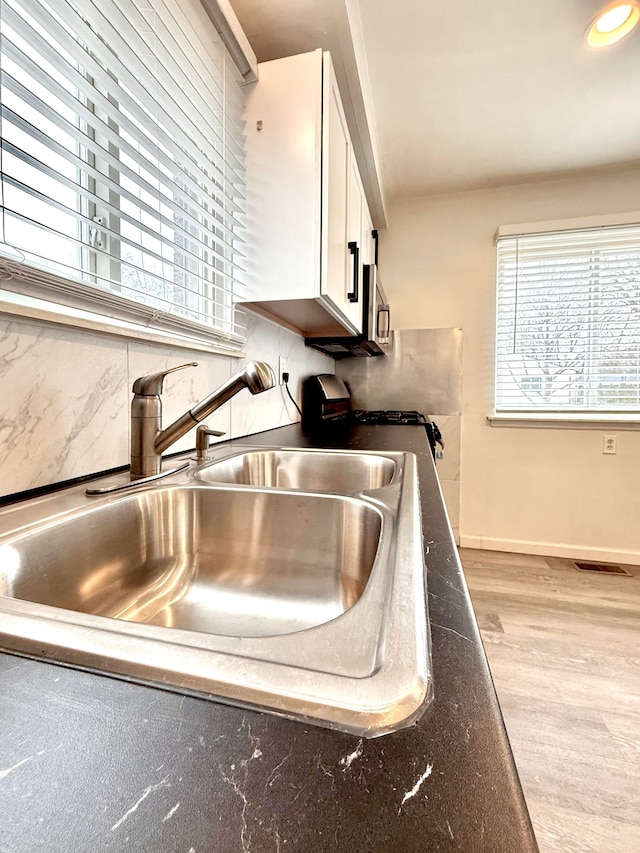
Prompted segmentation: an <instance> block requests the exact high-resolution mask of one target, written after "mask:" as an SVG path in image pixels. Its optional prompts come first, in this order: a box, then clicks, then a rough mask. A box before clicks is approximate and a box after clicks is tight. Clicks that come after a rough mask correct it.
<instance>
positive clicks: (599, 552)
mask: <svg viewBox="0 0 640 853" xmlns="http://www.w3.org/2000/svg"><path fill="white" fill-rule="evenodd" d="M460 547H461V548H478V549H480V550H485V551H510V552H511V553H513V554H535V555H536V556H540V557H567V558H568V559H570V560H592V561H595V562H598V561H601V562H605V563H622V564H623V565H624V564H627V565H630V566H640V551H622V550H609V549H608V548H585V547H583V546H581V545H563V544H561V543H558V542H525V541H522V540H519V539H496V538H493V537H490V536H470V535H469V534H461V535H460Z"/></svg>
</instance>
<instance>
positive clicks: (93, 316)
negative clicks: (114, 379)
mask: <svg viewBox="0 0 640 853" xmlns="http://www.w3.org/2000/svg"><path fill="white" fill-rule="evenodd" d="M180 8H181V10H182V11H183V12H184V14H185V16H186V17H187V19H188V20H189V21H190V23H192V24H193V26H194V27H196V28H198V31H199V32H203V31H206V28H208V31H209V32H210V33H211V37H215V39H219V38H221V39H222V42H223V44H224V45H225V49H226V54H227V58H226V59H225V60H224V62H225V65H226V64H227V63H230V62H234V63H235V69H236V72H237V75H236V72H234V76H236V79H238V82H239V83H240V84H241V85H242V83H243V81H244V82H254V81H255V80H257V61H256V57H255V55H254V54H253V52H252V51H251V48H250V46H249V44H248V42H247V40H246V38H245V37H244V34H243V33H242V30H241V28H240V25H239V23H238V21H237V18H236V17H235V15H234V13H233V11H232V10H231V8H230V7H229V6H228V3H227V2H226V0H202V2H200V0H184V2H181V3H180ZM206 38H208V36H207V37H206ZM241 78H243V79H241ZM85 100H86V99H85ZM85 106H87V107H89V108H91V105H90V104H89V103H85ZM78 148H80V145H78ZM86 153H87V152H85V154H86ZM84 160H85V162H87V163H88V164H89V165H91V162H90V160H91V158H90V157H85V158H84ZM87 180H88V181H89V182H91V181H92V180H93V178H88V179H87ZM78 183H79V184H80V182H78ZM85 202H86V199H83V198H82V196H81V195H79V196H78V210H79V212H82V213H83V214H84V216H85V218H87V217H90V218H91V219H93V218H94V215H95V216H96V217H97V216H98V215H99V213H100V211H98V210H96V211H93V212H92V208H93V205H92V204H91V203H89V202H86V203H85ZM83 205H84V206H85V207H87V210H82V211H81V207H82V206H83ZM215 218H216V217H215V212H214V211H212V215H211V220H212V222H213V220H215ZM213 225H215V222H213ZM99 229H100V223H99V222H96V224H95V233H96V234H98V236H99ZM78 231H79V233H78V238H79V241H78V242H79V253H80V254H81V256H82V269H81V270H80V269H79V270H78V273H79V275H78V276H74V275H67V274H66V272H65V274H64V275H60V274H58V273H57V272H55V271H51V270H45V269H42V268H40V267H37V266H34V265H31V264H29V263H23V262H22V261H23V260H24V257H22V258H21V252H20V250H15V251H12V250H11V247H9V246H4V247H3V251H2V253H1V254H0V312H1V313H3V314H6V315H9V316H15V317H22V318H24V319H32V320H38V321H44V322H50V323H54V324H58V325H62V326H68V327H74V328H82V329H87V330H91V331H96V332H101V333H104V334H108V335H116V336H119V337H133V338H136V339H138V340H147V341H151V342H158V343H162V344H164V345H167V346H176V347H180V348H185V347H187V348H189V349H196V350H201V351H204V352H212V353H220V354H225V355H229V356H235V357H243V356H244V352H243V345H244V336H243V335H242V334H238V333H237V332H236V330H235V329H234V331H230V332H226V331H225V330H224V329H222V328H220V327H213V326H212V327H211V328H210V329H209V328H207V327H206V325H205V324H203V323H201V322H192V321H190V320H189V319H188V318H186V317H184V318H183V317H181V316H179V315H173V314H171V315H168V314H167V313H166V312H164V311H162V310H160V309H158V308H154V307H153V306H149V305H145V304H144V303H142V302H138V301H136V300H133V299H129V298H127V297H126V296H122V295H120V294H119V293H118V292H117V290H115V289H114V290H112V291H110V290H107V289H105V288H103V287H91V277H92V275H94V276H95V274H96V272H97V270H95V269H93V266H94V261H95V256H96V253H95V252H94V251H92V244H91V240H92V237H91V234H90V232H92V231H94V229H93V227H91V226H90V223H82V222H79V223H78ZM216 234H217V229H216V228H215V227H213V226H212V235H211V240H209V238H208V237H207V245H209V243H211V245H212V246H213V243H214V241H215V235H216ZM92 258H93V260H91V259H92ZM87 260H89V263H87ZM106 262H107V263H109V260H107V261H106ZM111 262H112V263H116V264H117V265H118V266H119V267H121V266H122V264H124V259H123V258H122V257H119V256H118V257H114V258H113V259H112V261H111ZM196 274H197V275H199V273H196ZM201 278H202V282H201V284H200V285H199V289H198V294H199V296H198V297H197V299H198V301H199V302H200V303H201V302H202V301H203V299H204V298H206V297H207V296H208V295H210V292H211V291H212V289H213V288H214V287H215V285H216V279H217V276H216V275H215V273H214V274H212V275H211V276H210V277H209V278H207V277H201ZM94 281H95V278H94ZM205 291H206V293H205ZM234 303H235V300H232V299H231V295H229V306H228V307H227V308H226V309H225V310H228V311H230V312H231V313H230V316H231V319H232V320H234V317H233V314H234V312H235V313H236V314H237V313H238V312H239V311H240V310H241V309H239V308H237V306H236V305H235V304H234ZM217 311H218V306H217V305H216V306H215V307H214V308H213V312H212V317H213V318H215V314H216V313H217ZM214 322H215V319H214ZM235 322H237V320H236V321H235Z"/></svg>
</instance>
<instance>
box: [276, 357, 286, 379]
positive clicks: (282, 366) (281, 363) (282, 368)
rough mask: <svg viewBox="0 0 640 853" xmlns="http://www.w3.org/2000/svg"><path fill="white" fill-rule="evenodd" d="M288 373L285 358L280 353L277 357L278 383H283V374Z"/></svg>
mask: <svg viewBox="0 0 640 853" xmlns="http://www.w3.org/2000/svg"><path fill="white" fill-rule="evenodd" d="M285 373H288V371H287V359H286V358H285V357H284V356H283V355H281V356H280V357H279V358H278V382H279V383H280V385H284V378H283V374H285Z"/></svg>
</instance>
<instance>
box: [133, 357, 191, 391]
mask: <svg viewBox="0 0 640 853" xmlns="http://www.w3.org/2000/svg"><path fill="white" fill-rule="evenodd" d="M197 366H198V362H197V361H190V362H188V363H187V364H179V365H178V367H170V368H169V369H168V370H163V371H161V372H160V373H147V375H146V376H141V377H140V378H139V379H136V381H135V382H134V383H133V388H132V391H133V393H134V394H137V395H138V396H139V397H157V396H159V395H160V394H162V382H163V380H164V377H165V376H167V374H169V373H175V372H176V370H182V369H183V368H184V367H197Z"/></svg>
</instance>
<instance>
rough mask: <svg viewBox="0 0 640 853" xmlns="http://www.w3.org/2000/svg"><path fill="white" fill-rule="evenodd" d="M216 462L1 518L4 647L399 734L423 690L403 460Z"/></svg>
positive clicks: (410, 482) (407, 462)
mask: <svg viewBox="0 0 640 853" xmlns="http://www.w3.org/2000/svg"><path fill="white" fill-rule="evenodd" d="M215 452H216V454H217V458H216V461H215V462H214V463H213V464H211V463H208V464H205V465H203V464H199V463H198V464H194V463H193V462H192V463H191V465H190V467H189V469H188V470H187V471H184V472H180V473H177V474H175V475H173V476H172V477H170V478H168V479H166V480H163V481H161V482H160V483H156V484H153V485H147V486H140V485H134V486H133V489H132V490H131V491H127V492H121V493H114V494H105V495H102V496H99V497H94V498H90V497H87V496H86V495H85V493H84V491H83V489H81V488H80V487H74V488H71V489H67V490H64V491H62V492H59V493H56V494H55V495H51V496H48V497H45V498H39V499H35V500H32V501H26V502H24V503H19V504H14V505H12V506H10V507H7V508H5V509H4V510H2V511H0V646H1V647H3V648H5V649H9V650H14V651H18V652H20V653H24V654H28V655H34V656H38V657H44V658H47V659H51V660H55V661H59V662H62V663H68V664H71V665H75V666H80V667H83V668H86V669H92V670H98V671H102V672H107V673H109V674H112V675H118V676H122V677H125V678H129V679H135V680H139V681H143V682H145V683H152V684H158V685H161V686H164V687H168V688H169V689H176V690H181V691H183V692H185V691H186V692H193V693H200V694H202V693H204V694H208V695H213V696H215V697H217V698H219V699H220V700H222V701H227V702H230V703H233V704H239V705H242V706H247V707H258V708H261V709H264V710H268V711H271V712H274V713H278V714H282V715H285V716H289V717H294V718H302V719H305V720H309V721H313V722H316V723H320V724H322V725H327V726H331V727H336V728H340V729H343V730H346V731H350V732H355V733H358V734H360V735H364V736H371V737H372V736H376V735H379V734H384V733H386V732H389V731H394V730H395V729H397V728H400V727H402V726H406V725H409V724H410V723H411V722H412V721H413V720H414V719H416V717H417V716H419V715H420V713H421V712H422V709H423V708H424V704H425V701H426V700H427V699H428V697H429V696H430V683H431V682H430V668H429V654H428V649H429V644H428V630H427V620H426V603H425V577H424V563H423V556H422V535H421V524H420V513H419V504H418V489H417V485H418V484H417V476H416V466H415V459H414V457H413V456H412V455H411V454H404V453H388V454H387V453H385V454H368V453H362V454H356V453H347V452H343V451H294V450H286V449H283V448H278V449H275V450H273V451H270V450H264V449H262V450H260V449H256V448H245V449H244V450H242V452H241V453H238V451H237V448H216V451H215ZM225 457H226V458H225ZM220 472H221V473H220ZM221 475H222V476H228V477H237V480H233V483H235V484H226V485H220V484H218V485H213V483H214V482H215V483H219V482H220V481H219V480H218V477H219V476H221ZM119 479H120V478H116V483H118V482H119ZM121 479H122V483H123V484H124V482H125V480H126V475H122V478H121ZM311 484H314V487H313V488H311ZM96 485H100V483H97V484H96ZM285 486H287V487H285Z"/></svg>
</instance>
